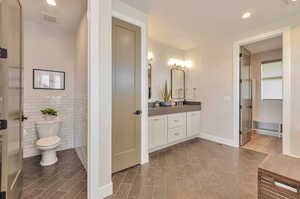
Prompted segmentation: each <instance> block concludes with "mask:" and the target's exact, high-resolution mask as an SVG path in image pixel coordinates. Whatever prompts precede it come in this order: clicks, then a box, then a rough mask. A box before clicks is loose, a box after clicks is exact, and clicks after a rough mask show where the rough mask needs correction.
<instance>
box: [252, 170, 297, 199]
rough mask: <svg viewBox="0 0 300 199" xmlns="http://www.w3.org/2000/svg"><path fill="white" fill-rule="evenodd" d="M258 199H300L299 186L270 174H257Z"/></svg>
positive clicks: (260, 171) (261, 171)
mask: <svg viewBox="0 0 300 199" xmlns="http://www.w3.org/2000/svg"><path fill="white" fill-rule="evenodd" d="M258 198H259V199H300V184H299V182H294V181H292V180H289V179H286V178H284V177H281V176H277V175H274V174H272V173H269V172H266V171H263V170H259V172H258Z"/></svg>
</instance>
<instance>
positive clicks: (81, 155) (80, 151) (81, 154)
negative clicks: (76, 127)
mask: <svg viewBox="0 0 300 199" xmlns="http://www.w3.org/2000/svg"><path fill="white" fill-rule="evenodd" d="M75 151H76V154H77V156H78V158H79V160H80V162H81V164H82V165H83V167H84V168H85V170H87V161H86V157H85V155H84V154H83V151H82V150H81V149H80V148H79V147H77V148H75Z"/></svg>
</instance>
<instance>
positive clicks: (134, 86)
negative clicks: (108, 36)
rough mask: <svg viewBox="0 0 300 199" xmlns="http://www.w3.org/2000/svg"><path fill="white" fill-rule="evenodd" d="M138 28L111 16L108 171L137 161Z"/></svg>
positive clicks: (139, 88) (139, 85)
mask: <svg viewBox="0 0 300 199" xmlns="http://www.w3.org/2000/svg"><path fill="white" fill-rule="evenodd" d="M140 52H141V30H140V28H139V27H137V26H134V25H132V24H128V23H126V22H124V21H121V20H118V19H115V18H114V19H113V28H112V54H113V56H112V57H113V60H112V63H113V77H112V79H113V82H112V86H113V92H112V172H113V173H114V172H117V171H120V170H123V169H126V168H129V167H132V166H134V165H137V164H139V163H140V156H141V127H140V123H141V115H140V114H139V113H136V111H137V110H141V102H140V99H141V97H140V96H141V78H140V74H141V73H140V68H141V61H140V60H141V55H140Z"/></svg>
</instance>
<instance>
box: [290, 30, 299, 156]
mask: <svg viewBox="0 0 300 199" xmlns="http://www.w3.org/2000/svg"><path fill="white" fill-rule="evenodd" d="M291 43H292V71H291V73H292V91H291V92H292V109H291V110H292V115H291V116H292V129H291V133H292V135H291V136H292V137H291V138H292V139H291V152H292V153H293V154H295V155H297V156H299V157H300V103H299V102H300V90H299V89H300V25H299V26H296V27H294V28H293V29H292V33H291Z"/></svg>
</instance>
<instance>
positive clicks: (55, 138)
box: [36, 136, 60, 147]
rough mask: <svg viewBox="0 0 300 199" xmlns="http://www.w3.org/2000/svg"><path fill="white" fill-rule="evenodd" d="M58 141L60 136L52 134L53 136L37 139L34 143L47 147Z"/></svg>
mask: <svg viewBox="0 0 300 199" xmlns="http://www.w3.org/2000/svg"><path fill="white" fill-rule="evenodd" d="M59 142H60V137H58V136H53V137H47V138H42V139H39V140H38V141H37V143H36V144H37V145H38V146H42V147H47V146H51V145H55V144H58V143H59Z"/></svg>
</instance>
